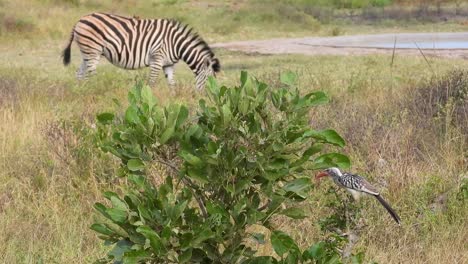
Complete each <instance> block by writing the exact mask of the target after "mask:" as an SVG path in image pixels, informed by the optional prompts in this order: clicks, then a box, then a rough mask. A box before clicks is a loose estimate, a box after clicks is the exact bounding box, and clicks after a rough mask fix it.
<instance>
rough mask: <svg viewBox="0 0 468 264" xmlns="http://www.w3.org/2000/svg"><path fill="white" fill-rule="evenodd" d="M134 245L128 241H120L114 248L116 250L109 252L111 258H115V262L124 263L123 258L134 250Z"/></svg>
mask: <svg viewBox="0 0 468 264" xmlns="http://www.w3.org/2000/svg"><path fill="white" fill-rule="evenodd" d="M132 245H133V243H132V242H131V241H128V240H126V239H123V240H120V241H119V242H117V243H116V244H115V246H114V248H113V249H112V250H111V251H110V252H109V254H108V255H109V256H111V257H113V260H114V262H119V261H122V258H123V256H124V254H125V253H127V252H129V251H131V250H132Z"/></svg>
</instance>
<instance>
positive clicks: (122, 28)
mask: <svg viewBox="0 0 468 264" xmlns="http://www.w3.org/2000/svg"><path fill="white" fill-rule="evenodd" d="M73 40H74V41H75V42H76V43H77V45H78V47H79V48H80V52H81V56H82V58H83V61H82V63H81V66H80V68H79V69H78V71H77V78H78V79H81V78H85V77H87V76H88V75H89V74H93V73H95V71H96V66H97V64H98V63H99V59H100V57H101V56H102V55H104V57H106V58H107V59H108V60H109V61H110V62H111V63H112V64H114V65H115V66H118V67H121V68H124V69H138V68H142V67H148V66H149V67H150V79H149V82H150V84H151V85H154V83H155V81H156V79H157V77H158V74H159V72H160V71H161V69H163V70H164V73H165V75H166V77H167V80H168V82H169V84H170V85H174V84H175V81H174V64H175V63H177V62H178V61H179V60H183V61H185V62H186V63H187V64H188V66H189V67H190V69H192V71H193V73H194V74H195V76H196V77H195V79H196V87H197V89H199V90H200V89H202V88H203V86H204V85H205V82H206V79H207V78H208V76H211V75H213V76H214V75H215V74H216V72H219V70H220V63H219V60H218V59H217V58H216V57H215V55H214V53H213V51H212V50H211V49H210V47H209V46H208V44H207V43H206V42H205V41H204V40H203V39H202V38H201V37H200V36H199V35H198V34H196V33H194V32H193V30H192V28H190V27H188V26H187V25H183V24H181V23H179V22H177V21H175V20H170V19H140V18H136V17H134V18H129V17H123V16H118V15H112V14H104V13H93V14H90V15H86V16H84V17H82V18H81V19H80V20H79V21H78V23H76V24H75V26H74V27H73V31H72V33H71V36H70V40H69V42H68V44H67V47H66V48H65V50H64V51H63V63H64V65H68V64H69V63H70V55H71V44H72V42H73Z"/></svg>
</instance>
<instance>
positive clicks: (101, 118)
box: [96, 113, 114, 125]
mask: <svg viewBox="0 0 468 264" xmlns="http://www.w3.org/2000/svg"><path fill="white" fill-rule="evenodd" d="M96 118H97V120H98V122H99V123H101V124H103V125H107V124H110V123H112V121H113V120H114V114H113V113H101V114H99V115H97V117H96Z"/></svg>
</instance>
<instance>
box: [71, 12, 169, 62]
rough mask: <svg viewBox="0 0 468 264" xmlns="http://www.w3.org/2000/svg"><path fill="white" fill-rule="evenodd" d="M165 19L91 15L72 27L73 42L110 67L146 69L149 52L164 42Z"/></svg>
mask: <svg viewBox="0 0 468 264" xmlns="http://www.w3.org/2000/svg"><path fill="white" fill-rule="evenodd" d="M168 24H170V23H169V20H167V19H139V18H130V17H123V16H119V15H112V14H105V13H93V14H90V15H86V16H83V17H82V18H80V20H79V21H78V23H77V24H76V25H75V28H74V32H75V38H76V42H77V43H78V46H79V47H80V50H81V51H82V52H83V53H90V54H91V53H96V52H100V53H101V54H102V55H104V56H105V57H106V58H107V59H108V60H109V61H110V62H111V63H112V64H114V65H116V66H118V67H122V68H125V69H138V68H141V67H146V66H148V65H149V53H150V49H151V48H154V46H153V45H154V44H155V43H157V42H158V41H159V42H161V40H162V39H163V33H164V30H165V29H166V28H167V26H168Z"/></svg>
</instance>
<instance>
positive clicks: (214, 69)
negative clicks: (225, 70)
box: [204, 56, 221, 77]
mask: <svg viewBox="0 0 468 264" xmlns="http://www.w3.org/2000/svg"><path fill="white" fill-rule="evenodd" d="M204 63H205V71H206V72H207V76H215V77H216V73H218V72H219V71H220V70H221V64H220V63H219V60H218V58H216V57H214V56H213V57H210V58H206V59H205V62H204Z"/></svg>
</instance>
